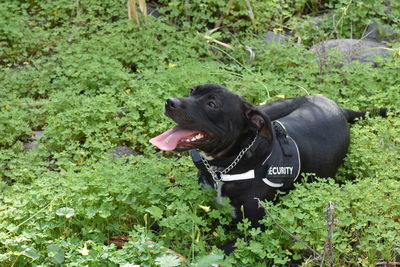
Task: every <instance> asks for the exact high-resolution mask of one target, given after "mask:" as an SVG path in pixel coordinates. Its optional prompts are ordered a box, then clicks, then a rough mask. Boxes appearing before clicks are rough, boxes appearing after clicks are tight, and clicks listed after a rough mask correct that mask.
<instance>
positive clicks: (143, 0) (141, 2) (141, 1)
mask: <svg viewBox="0 0 400 267" xmlns="http://www.w3.org/2000/svg"><path fill="white" fill-rule="evenodd" d="M139 8H140V11H142V14H143V17H144V22H145V23H147V5H146V0H139Z"/></svg>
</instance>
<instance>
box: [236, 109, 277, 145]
mask: <svg viewBox="0 0 400 267" xmlns="http://www.w3.org/2000/svg"><path fill="white" fill-rule="evenodd" d="M243 103H244V115H245V116H246V118H247V119H248V120H249V122H250V125H251V126H252V127H254V130H255V131H259V133H260V135H261V136H264V137H266V138H267V139H272V126H271V120H270V119H269V118H268V116H267V115H266V114H264V113H263V112H261V111H260V110H258V109H257V108H256V107H255V106H253V105H252V104H250V103H248V102H246V101H244V102H243Z"/></svg>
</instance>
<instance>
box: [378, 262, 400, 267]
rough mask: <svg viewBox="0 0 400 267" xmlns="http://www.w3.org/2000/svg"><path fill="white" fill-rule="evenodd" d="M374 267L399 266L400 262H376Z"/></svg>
mask: <svg viewBox="0 0 400 267" xmlns="http://www.w3.org/2000/svg"><path fill="white" fill-rule="evenodd" d="M375 264H376V265H383V266H387V267H390V266H393V267H395V266H400V262H389V261H378V262H377V263H375Z"/></svg>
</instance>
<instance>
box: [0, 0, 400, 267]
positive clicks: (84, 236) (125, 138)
mask: <svg viewBox="0 0 400 267" xmlns="http://www.w3.org/2000/svg"><path fill="white" fill-rule="evenodd" d="M248 2H250V4H251V5H250V6H249V5H248V4H246V3H248ZM185 3H186V4H185ZM148 4H157V6H158V8H157V10H158V12H160V13H161V16H160V17H159V18H154V17H152V16H147V19H146V21H147V22H146V23H144V19H143V18H141V21H142V23H141V24H140V26H138V25H137V24H136V23H135V22H134V21H132V20H128V15H127V8H126V1H111V0H87V1H65V0H53V1H49V0H45V1H33V0H32V1H20V0H10V1H7V2H5V3H2V4H1V5H0V14H1V15H0V68H1V72H0V266H53V265H59V266H124V265H125V266H133V264H137V265H140V266H155V265H161V266H178V265H180V264H182V263H180V261H179V260H178V259H177V257H176V256H175V255H174V254H171V253H168V252H167V251H166V248H170V249H172V250H174V251H176V252H178V253H180V254H182V255H184V256H185V257H186V258H187V262H186V263H184V264H183V265H187V266H210V264H211V263H223V266H265V265H267V266H268V265H274V264H275V265H277V264H285V263H286V264H289V263H292V264H302V263H305V262H307V260H309V259H310V256H311V252H310V251H309V250H308V249H307V248H306V247H305V246H303V245H301V244H300V243H298V242H295V241H293V240H292V239H291V238H290V237H289V236H288V235H287V234H285V233H284V232H282V231H281V230H280V229H279V228H278V227H277V226H276V225H275V223H274V222H273V220H272V218H274V219H275V220H276V221H278V222H279V224H281V225H282V226H283V227H285V228H286V229H287V230H289V231H290V232H291V233H293V234H295V235H296V236H297V237H298V238H299V239H301V240H303V241H305V242H306V243H307V244H309V245H310V246H311V247H312V248H314V249H315V250H316V251H318V252H321V251H322V249H323V248H324V246H325V241H326V236H327V227H326V225H325V224H326V221H325V219H324V218H325V209H326V205H327V203H328V201H333V202H334V203H335V213H334V218H335V219H336V220H337V222H336V224H335V229H334V234H333V247H334V250H333V255H334V261H335V265H338V266H339V265H343V266H350V265H353V266H357V265H358V266H374V265H375V263H376V262H378V261H394V260H395V257H396V255H399V254H400V228H399V223H400V222H399V221H400V176H399V173H400V167H399V162H400V119H399V117H398V116H395V115H394V114H390V115H389V117H388V118H369V119H366V120H363V121H360V122H358V123H357V124H355V125H353V126H352V127H351V135H352V142H351V146H350V150H349V153H348V156H347V157H346V159H345V161H344V164H343V166H342V168H341V169H340V170H339V174H338V176H337V177H336V178H335V180H333V179H313V180H314V181H313V182H311V179H312V178H311V177H307V178H306V179H308V180H309V183H303V184H299V185H298V186H297V189H296V190H294V191H292V192H291V193H290V194H288V195H286V196H283V197H281V200H280V201H279V202H277V203H275V204H272V203H265V205H266V207H267V209H268V211H269V213H270V214H271V217H269V216H266V217H265V218H264V224H265V225H266V227H267V230H266V231H265V232H263V233H261V232H260V231H259V230H257V229H249V227H248V222H247V221H244V222H243V223H241V224H240V225H238V226H235V225H233V224H232V219H231V217H230V215H229V214H230V211H229V208H228V206H226V207H220V206H218V205H217V204H215V202H214V198H215V193H214V192H212V191H211V190H200V187H199V185H198V184H197V179H196V170H195V167H194V166H193V164H192V163H191V160H190V158H189V156H188V154H187V153H181V154H174V153H163V152H158V151H156V150H155V149H154V148H153V147H151V146H150V145H149V144H148V140H149V139H150V138H151V137H153V136H155V135H157V134H159V133H160V132H162V131H164V130H166V129H167V128H168V127H169V126H171V125H172V122H171V121H170V120H168V119H167V118H166V117H165V116H164V115H163V103H164V101H165V99H166V98H167V97H170V96H184V95H186V94H187V93H188V90H189V88H190V87H192V86H194V85H198V84H201V83H206V82H213V83H220V84H223V85H225V86H227V87H228V88H230V89H232V90H234V91H235V92H237V93H238V94H240V95H242V96H244V97H245V98H246V99H248V100H249V101H251V102H253V103H255V104H258V103H262V102H265V101H271V100H274V99H277V98H279V97H282V96H284V97H290V96H299V95H305V94H322V95H325V96H327V97H330V98H332V99H334V100H335V101H336V102H337V103H339V104H340V105H342V106H343V107H346V108H352V109H357V110H364V109H371V108H376V107H393V108H395V109H399V108H400V94H399V92H400V86H399V84H400V75H399V73H400V57H399V55H400V52H399V48H398V47H399V44H398V42H397V43H396V40H395V41H392V47H393V48H392V49H391V50H392V52H393V53H392V54H393V56H392V57H389V58H386V59H379V60H378V62H377V65H378V67H377V68H372V67H371V66H369V65H361V64H359V63H353V64H350V65H346V66H343V67H340V68H338V67H336V64H335V62H331V61H329V60H327V61H326V62H324V63H325V64H318V62H317V60H316V56H315V54H314V53H313V52H311V51H310V50H308V47H309V45H311V44H313V43H315V42H318V41H320V40H325V39H329V38H332V37H335V38H336V37H341V38H348V37H351V36H352V37H354V38H361V37H362V36H363V35H364V30H365V27H366V26H367V25H369V24H371V23H373V22H378V23H381V24H382V25H386V26H390V27H392V29H393V30H394V31H395V32H396V31H397V33H399V31H400V28H399V25H400V24H399V22H400V21H399V18H400V4H399V3H397V2H396V1H387V3H386V4H382V1H377V0H368V1H362V2H360V1H351V0H336V1H305V0H297V1H286V0H284V1H236V0H234V1H222V0H207V1H206V0H202V1H177V0H173V1H164V0H162V1H157V2H150V3H148ZM249 11H251V12H249ZM251 14H252V15H251ZM319 14H330V15H329V16H328V17H329V19H326V20H322V25H321V26H319V27H318V28H316V27H315V25H314V24H313V18H312V16H314V15H319ZM349 14H351V16H350V15H349ZM139 16H142V15H139ZM332 16H333V17H335V19H334V20H333V19H332ZM216 24H217V25H219V26H220V28H219V29H218V30H217V31H214V32H212V33H211V32H210V30H211V29H212V28H213V27H214V26H215V25H216ZM264 30H275V31H278V32H279V31H280V32H284V31H290V32H291V37H290V38H289V40H287V41H285V42H282V43H270V44H267V43H265V42H264V41H263V40H262V39H263V33H264ZM205 37H207V38H205ZM299 39H301V40H302V42H303V44H297V42H298V40H299ZM215 40H218V41H221V42H223V44H229V45H231V46H232V47H233V49H229V47H228V46H226V45H225V46H224V45H220V44H218V43H216V42H215ZM397 41H399V40H397ZM245 45H247V46H250V47H252V50H253V51H254V52H255V54H256V56H255V59H254V61H252V62H251V61H250V60H249V52H248V51H247V50H246V49H245ZM33 131H43V136H42V137H40V138H35V140H33V141H32V137H33V136H34V132H33ZM30 142H32V143H33V144H31V145H32V146H34V148H33V149H27V148H26V144H27V143H30ZM117 146H128V147H131V148H132V149H133V150H134V151H135V155H132V156H129V157H121V158H113V157H111V156H110V152H112V151H113V149H114V148H115V147H117ZM226 228H231V229H230V230H229V231H228V230H226ZM240 234H244V237H243V238H241V239H240V240H239V242H238V243H237V247H238V249H237V250H236V251H235V252H234V253H233V254H232V255H230V256H229V257H225V258H223V256H222V252H221V251H220V250H218V249H217V247H218V246H220V245H221V244H223V243H224V242H226V241H227V240H231V239H233V238H235V237H237V236H239V235H240ZM115 235H123V236H129V237H130V240H131V241H129V242H128V243H127V244H126V245H125V246H124V248H123V249H117V248H116V247H115V245H107V240H109V238H110V237H111V236H115ZM149 244H151V245H149ZM129 264H131V265H129ZM310 264H314V265H316V266H319V265H320V263H319V262H314V263H310Z"/></svg>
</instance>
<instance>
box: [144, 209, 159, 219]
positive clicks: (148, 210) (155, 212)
mask: <svg viewBox="0 0 400 267" xmlns="http://www.w3.org/2000/svg"><path fill="white" fill-rule="evenodd" d="M146 212H148V213H150V214H151V215H152V216H153V217H154V218H156V219H160V218H161V217H162V214H163V211H162V209H160V208H159V207H157V206H151V207H150V208H147V209H146Z"/></svg>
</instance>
